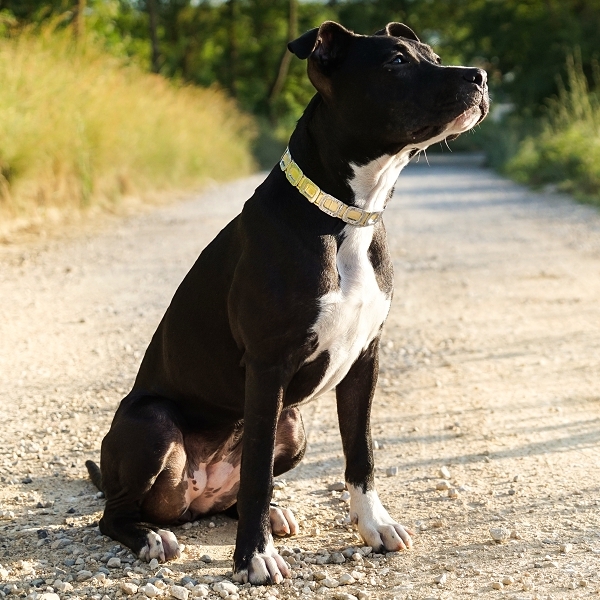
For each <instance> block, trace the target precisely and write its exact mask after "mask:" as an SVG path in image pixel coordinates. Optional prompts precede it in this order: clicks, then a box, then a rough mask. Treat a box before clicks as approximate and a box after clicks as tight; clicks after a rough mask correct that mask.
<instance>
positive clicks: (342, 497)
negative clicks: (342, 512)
mask: <svg viewBox="0 0 600 600" xmlns="http://www.w3.org/2000/svg"><path fill="white" fill-rule="evenodd" d="M340 500H341V501H342V502H350V492H349V491H348V490H344V491H343V492H342V493H341V494H340Z"/></svg>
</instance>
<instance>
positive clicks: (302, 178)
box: [279, 148, 383, 227]
mask: <svg viewBox="0 0 600 600" xmlns="http://www.w3.org/2000/svg"><path fill="white" fill-rule="evenodd" d="M279 166H280V167H281V170H282V171H283V172H284V173H285V176H286V178H287V180H288V181H289V182H290V183H291V184H292V185H293V186H294V187H295V188H298V191H299V192H300V193H301V194H302V195H303V196H304V197H305V198H307V199H308V201H309V202H311V203H312V204H314V205H315V206H316V207H318V208H320V209H321V210H322V211H323V212H324V213H326V214H328V215H329V216H331V217H336V218H338V219H341V220H342V221H344V223H348V224H349V225H355V226H356V227H366V226H368V225H375V223H377V222H378V221H379V220H380V219H381V215H382V214H383V211H381V212H368V211H366V210H363V209H362V208H358V207H356V206H349V205H348V204H344V203H343V202H342V201H341V200H338V199H337V198H334V197H333V196H331V195H329V194H326V193H325V192H324V191H323V190H322V189H321V188H320V187H319V186H318V185H317V184H316V183H315V182H314V181H312V180H310V179H309V178H308V177H306V175H304V173H302V169H301V168H300V167H299V166H298V165H297V163H296V162H295V161H294V159H293V158H292V155H291V154H290V149H289V148H286V150H285V152H284V154H283V156H282V157H281V160H280V161H279Z"/></svg>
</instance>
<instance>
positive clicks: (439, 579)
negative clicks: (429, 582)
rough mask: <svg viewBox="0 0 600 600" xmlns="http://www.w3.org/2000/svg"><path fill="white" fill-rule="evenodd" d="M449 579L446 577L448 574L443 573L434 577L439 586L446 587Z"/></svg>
mask: <svg viewBox="0 0 600 600" xmlns="http://www.w3.org/2000/svg"><path fill="white" fill-rule="evenodd" d="M447 579H448V576H447V575H446V573H442V574H441V575H438V576H437V577H434V578H433V582H434V583H437V584H438V585H445V584H446V581H447Z"/></svg>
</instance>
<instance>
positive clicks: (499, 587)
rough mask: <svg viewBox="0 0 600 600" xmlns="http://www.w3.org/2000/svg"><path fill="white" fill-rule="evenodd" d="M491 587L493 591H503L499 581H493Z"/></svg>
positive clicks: (502, 585)
mask: <svg viewBox="0 0 600 600" xmlns="http://www.w3.org/2000/svg"><path fill="white" fill-rule="evenodd" d="M492 587H493V588H494V589H495V590H502V589H504V584H503V583H502V582H501V581H494V583H492Z"/></svg>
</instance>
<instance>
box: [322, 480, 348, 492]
mask: <svg viewBox="0 0 600 600" xmlns="http://www.w3.org/2000/svg"><path fill="white" fill-rule="evenodd" d="M327 489H328V490H329V491H330V492H342V491H344V490H345V489H346V484H345V483H344V482H343V481H336V482H335V483H330V484H329V485H328V486H327Z"/></svg>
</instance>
